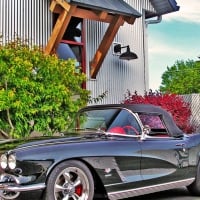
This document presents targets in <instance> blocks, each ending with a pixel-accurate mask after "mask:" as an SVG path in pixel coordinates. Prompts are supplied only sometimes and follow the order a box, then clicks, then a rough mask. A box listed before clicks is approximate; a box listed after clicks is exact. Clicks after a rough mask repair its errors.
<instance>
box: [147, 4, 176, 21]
mask: <svg viewBox="0 0 200 200" xmlns="http://www.w3.org/2000/svg"><path fill="white" fill-rule="evenodd" d="M150 2H151V4H152V6H153V7H154V9H155V12H149V11H146V15H145V16H146V18H147V19H148V18H152V17H156V16H161V15H164V14H168V13H171V12H176V11H179V9H180V7H179V6H177V2H176V1H175V0H150Z"/></svg>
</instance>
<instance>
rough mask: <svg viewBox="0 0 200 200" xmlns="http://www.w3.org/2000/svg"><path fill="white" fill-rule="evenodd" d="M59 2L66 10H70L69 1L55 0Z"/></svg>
mask: <svg viewBox="0 0 200 200" xmlns="http://www.w3.org/2000/svg"><path fill="white" fill-rule="evenodd" d="M54 1H56V3H57V4H59V5H60V6H61V7H63V8H64V9H65V10H66V11H69V10H70V8H71V6H70V4H68V3H67V1H65V0H64V1H63V0H54Z"/></svg>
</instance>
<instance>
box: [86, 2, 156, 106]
mask: <svg viewBox="0 0 200 200" xmlns="http://www.w3.org/2000/svg"><path fill="white" fill-rule="evenodd" d="M126 2H127V3H129V4H130V5H131V6H132V7H134V8H135V9H136V10H138V11H139V12H140V13H141V14H142V13H144V9H147V10H153V8H152V6H151V4H150V3H149V0H126ZM106 28H107V25H106V24H105V23H98V22H94V21H87V34H86V38H87V40H86V41H87V42H86V44H87V60H86V63H87V76H88V78H89V80H88V82H87V88H88V89H89V90H91V91H92V96H93V97H97V96H98V95H100V94H101V93H103V92H105V91H107V92H108V94H107V96H106V98H104V100H103V101H102V102H99V103H120V102H121V101H122V100H123V99H124V95H125V93H126V92H127V90H130V91H132V92H134V91H135V90H136V91H138V93H140V94H144V91H146V90H148V89H149V86H148V82H149V80H148V66H147V63H148V60H147V59H148V58H147V46H146V41H145V40H146V35H145V33H146V31H145V30H144V29H145V24H144V17H141V18H138V19H136V22H135V23H134V25H129V24H127V23H125V24H124V26H122V27H121V28H120V30H119V32H118V34H117V36H116V37H115V40H114V42H117V43H121V44H122V46H125V45H130V49H131V51H133V52H135V53H136V54H137V55H138V59H136V60H130V61H123V60H119V57H118V56H116V55H113V46H111V48H110V50H109V52H108V55H107V56H106V58H105V60H104V62H103V65H102V67H101V69H100V71H99V73H98V75H97V77H96V79H95V80H92V79H90V76H89V61H90V60H91V59H92V57H93V56H94V52H95V51H96V49H97V48H98V44H99V43H100V41H101V39H102V36H103V34H104V33H105V30H106Z"/></svg>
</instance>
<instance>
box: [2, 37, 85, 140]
mask: <svg viewBox="0 0 200 200" xmlns="http://www.w3.org/2000/svg"><path fill="white" fill-rule="evenodd" d="M84 81H86V77H85V75H84V74H83V73H78V74H77V73H75V61H74V60H68V61H64V60H60V59H58V58H57V57H56V56H55V55H54V56H49V55H44V53H43V52H42V51H41V50H40V49H39V48H38V47H30V46H29V45H28V44H27V43H26V42H22V41H21V40H19V39H16V40H15V41H11V42H8V43H7V44H5V45H0V132H1V134H3V135H4V136H7V137H14V138H18V137H25V136H28V135H29V134H30V133H31V132H32V131H39V132H41V133H45V134H49V135H51V134H53V133H55V132H59V131H65V130H67V129H68V128H69V126H70V124H71V122H72V121H73V115H74V113H76V111H77V110H78V109H80V107H82V106H85V105H86V104H87V102H88V98H89V96H88V95H89V92H88V91H87V90H85V89H82V87H81V85H82V83H83V82H84Z"/></svg>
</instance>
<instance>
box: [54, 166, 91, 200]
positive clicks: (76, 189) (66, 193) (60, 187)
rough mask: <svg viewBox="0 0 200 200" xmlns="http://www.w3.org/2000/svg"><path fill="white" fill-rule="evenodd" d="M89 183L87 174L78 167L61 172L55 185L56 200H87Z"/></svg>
mask: <svg viewBox="0 0 200 200" xmlns="http://www.w3.org/2000/svg"><path fill="white" fill-rule="evenodd" d="M88 196H89V181H88V178H87V176H86V175H85V173H84V172H83V171H82V170H81V169H79V168H77V167H68V168H66V169H64V170H63V171H61V173H60V174H59V175H58V177H57V179H56V181H55V185H54V198H55V200H87V199H88Z"/></svg>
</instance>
